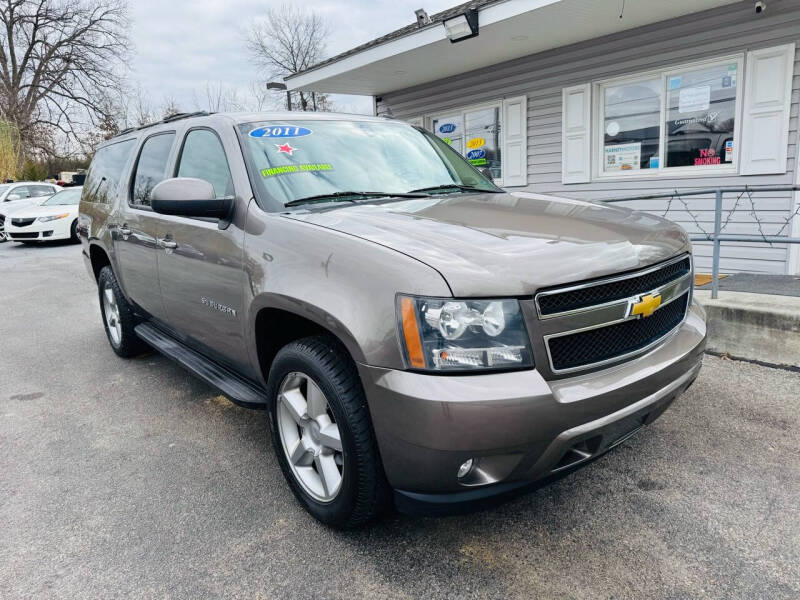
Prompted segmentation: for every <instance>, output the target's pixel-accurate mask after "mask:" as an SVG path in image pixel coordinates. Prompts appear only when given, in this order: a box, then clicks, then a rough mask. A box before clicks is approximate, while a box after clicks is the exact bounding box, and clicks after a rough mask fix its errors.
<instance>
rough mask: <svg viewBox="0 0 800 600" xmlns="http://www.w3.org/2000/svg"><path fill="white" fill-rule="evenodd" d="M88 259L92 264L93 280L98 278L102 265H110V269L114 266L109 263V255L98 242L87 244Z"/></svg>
mask: <svg viewBox="0 0 800 600" xmlns="http://www.w3.org/2000/svg"><path fill="white" fill-rule="evenodd" d="M89 261H90V262H91V265H92V272H93V273H94V280H95V281H97V280H98V279H99V278H100V271H102V270H103V267H107V266H108V267H111V268H112V270H113V268H114V267H113V266H112V265H111V257H110V256H109V254H108V252H106V250H105V248H103V247H102V246H100V244H89Z"/></svg>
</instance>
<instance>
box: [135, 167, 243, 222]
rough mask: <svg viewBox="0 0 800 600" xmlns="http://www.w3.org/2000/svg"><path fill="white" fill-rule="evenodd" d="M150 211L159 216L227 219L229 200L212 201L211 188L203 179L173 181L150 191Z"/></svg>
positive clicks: (213, 198) (215, 199)
mask: <svg viewBox="0 0 800 600" xmlns="http://www.w3.org/2000/svg"><path fill="white" fill-rule="evenodd" d="M150 208H152V209H153V210H154V211H155V212H157V213H160V214H162V215H178V216H181V217H207V218H213V219H227V218H228V217H229V216H230V214H231V211H232V210H233V198H217V197H215V194H214V186H213V185H211V184H210V183H209V182H208V181H205V180H203V179H196V178H194V177H174V178H172V179H165V180H164V181H162V182H161V183H159V184H157V185H156V186H155V187H154V188H153V191H152V192H150Z"/></svg>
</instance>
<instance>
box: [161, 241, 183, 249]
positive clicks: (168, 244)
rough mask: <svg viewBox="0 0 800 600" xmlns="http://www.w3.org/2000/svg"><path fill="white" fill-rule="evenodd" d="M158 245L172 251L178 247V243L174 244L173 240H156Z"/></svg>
mask: <svg viewBox="0 0 800 600" xmlns="http://www.w3.org/2000/svg"><path fill="white" fill-rule="evenodd" d="M158 245H159V246H161V247H162V248H165V249H167V250H174V249H175V248H177V247H178V242H176V241H175V240H168V239H163V240H158Z"/></svg>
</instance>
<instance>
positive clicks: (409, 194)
mask: <svg viewBox="0 0 800 600" xmlns="http://www.w3.org/2000/svg"><path fill="white" fill-rule="evenodd" d="M426 195H427V194H415V193H413V192H407V193H401V192H329V193H327V194H317V195H315V196H306V197H305V198H295V199H294V200H290V201H289V202H287V203H286V204H284V206H297V205H298V204H306V203H308V202H316V201H317V200H326V199H329V198H331V199H335V198H344V199H345V201H346V199H348V198H354V197H361V198H387V197H397V198H424V197H425V196H426ZM350 202H355V200H350Z"/></svg>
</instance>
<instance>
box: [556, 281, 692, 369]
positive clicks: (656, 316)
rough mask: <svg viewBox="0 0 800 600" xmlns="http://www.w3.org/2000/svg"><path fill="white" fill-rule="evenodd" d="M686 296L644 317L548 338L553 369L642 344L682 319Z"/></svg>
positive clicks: (619, 353)
mask: <svg viewBox="0 0 800 600" xmlns="http://www.w3.org/2000/svg"><path fill="white" fill-rule="evenodd" d="M688 300H689V294H688V293H685V294H683V295H682V296H681V297H679V298H676V299H675V300H674V301H673V302H670V303H669V304H667V305H666V306H663V307H661V308H659V309H658V310H657V311H655V312H654V313H653V314H652V315H651V316H649V317H647V318H640V319H633V320H629V321H622V322H621V323H616V324H614V325H608V326H607V327H599V328H597V329H589V330H587V331H580V332H577V333H572V334H567V335H563V336H559V337H552V338H550V339H549V340H547V344H548V348H549V351H550V360H551V362H552V366H553V369H554V370H557V371H562V370H565V369H574V368H576V367H582V366H585V365H592V364H594V363H601V362H605V361H609V360H613V359H615V358H620V357H623V356H625V355H627V354H631V353H633V352H636V351H637V350H641V349H643V348H646V347H647V346H649V345H651V344H653V343H654V342H656V341H658V340H659V339H661V338H662V337H664V336H665V335H667V334H668V333H669V332H670V331H672V330H673V329H674V328H675V327H677V326H678V325H679V324H680V323H681V321H683V317H684V315H685V314H686V305H687V302H688Z"/></svg>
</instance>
